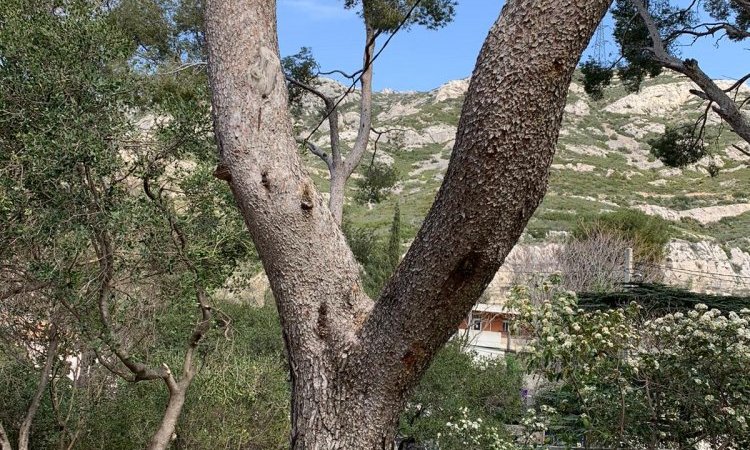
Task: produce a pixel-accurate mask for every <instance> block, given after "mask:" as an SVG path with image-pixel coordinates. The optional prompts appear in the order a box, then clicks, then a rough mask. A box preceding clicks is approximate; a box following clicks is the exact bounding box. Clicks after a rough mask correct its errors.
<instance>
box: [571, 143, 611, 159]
mask: <svg viewBox="0 0 750 450" xmlns="http://www.w3.org/2000/svg"><path fill="white" fill-rule="evenodd" d="M565 150H568V151H571V152H573V153H577V154H579V155H589V156H607V153H609V152H608V151H606V150H604V149H601V148H599V147H597V146H595V145H566V146H565Z"/></svg>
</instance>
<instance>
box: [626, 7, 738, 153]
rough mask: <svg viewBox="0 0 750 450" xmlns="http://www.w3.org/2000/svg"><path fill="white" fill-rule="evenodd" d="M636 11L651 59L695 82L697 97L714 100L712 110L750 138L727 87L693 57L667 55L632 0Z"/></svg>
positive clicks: (646, 14) (647, 17)
mask: <svg viewBox="0 0 750 450" xmlns="http://www.w3.org/2000/svg"><path fill="white" fill-rule="evenodd" d="M632 2H633V5H634V6H635V8H636V10H637V11H638V14H639V15H640V16H641V18H642V19H643V21H644V23H645V25H646V29H647V30H648V32H649V36H650V37H651V40H652V42H653V47H652V48H651V51H652V53H653V57H654V59H655V60H656V61H657V62H659V63H660V64H661V65H663V66H664V67H666V68H668V69H672V70H674V71H676V72H679V73H681V74H683V75H685V76H687V77H688V78H690V80H692V81H693V83H695V84H697V85H698V87H699V88H700V89H701V91H694V92H695V93H698V92H702V94H701V95H699V96H700V97H701V98H704V99H709V100H711V101H713V102H714V103H715V106H714V111H716V113H717V114H718V115H719V116H720V117H721V118H722V119H723V120H724V121H725V122H726V123H727V124H729V126H730V127H731V128H732V130H734V132H735V133H737V135H738V136H740V137H741V138H742V139H744V140H745V141H746V142H750V121H749V120H748V118H747V116H745V115H744V114H743V113H742V111H741V110H740V108H739V107H738V105H737V103H735V101H734V100H733V99H732V98H731V97H729V95H727V91H724V90H723V89H721V88H720V87H719V86H718V85H717V84H716V83H715V82H714V81H713V80H712V79H711V78H710V77H709V76H708V75H706V73H705V72H703V71H702V70H701V69H700V67H699V66H698V62H697V61H695V60H694V59H687V60H684V61H682V60H680V59H678V58H675V57H674V56H672V55H670V54H669V53H668V52H667V51H666V50H665V48H664V43H663V41H662V38H661V35H660V33H659V28H658V27H657V25H656V22H654V19H653V17H652V16H651V13H650V12H649V11H648V7H647V6H646V4H645V2H644V1H643V0H632Z"/></svg>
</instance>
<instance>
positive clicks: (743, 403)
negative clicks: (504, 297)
mask: <svg viewBox="0 0 750 450" xmlns="http://www.w3.org/2000/svg"><path fill="white" fill-rule="evenodd" d="M517 295H518V297H517V299H520V302H518V303H517V304H516V306H517V307H518V308H519V310H520V311H521V319H522V323H523V324H524V326H526V327H527V329H529V330H532V331H533V334H534V337H535V340H534V343H533V344H532V346H531V356H530V360H529V364H530V367H535V368H536V370H537V373H539V374H540V375H542V376H543V377H545V378H546V379H547V380H548V384H547V386H546V389H545V391H544V392H543V393H542V394H541V395H540V396H539V397H538V398H537V400H538V401H539V402H540V403H541V404H542V405H546V406H548V407H551V408H552V410H553V411H555V412H556V417H553V420H552V424H551V426H550V431H552V432H553V433H554V435H555V436H556V438H557V439H558V440H559V441H561V442H560V443H561V444H568V445H575V444H576V443H578V442H581V440H582V439H585V443H586V444H587V445H590V446H599V447H607V446H618V447H631V448H633V447H634V448H641V447H646V446H647V447H651V448H690V447H692V446H694V445H695V443H696V442H699V441H704V442H706V443H707V444H708V445H709V446H710V447H712V448H713V447H717V446H718V445H719V443H721V445H725V446H726V447H727V448H745V447H746V446H747V445H748V442H750V430H749V428H748V424H747V421H748V420H750V418H749V417H748V415H750V383H748V381H747V380H746V377H745V376H744V375H742V374H743V373H744V372H745V371H746V370H747V369H748V368H750V351H749V349H750V329H748V323H749V320H748V319H750V309H744V310H741V311H740V313H739V314H738V313H735V312H730V313H729V314H728V315H726V316H725V315H722V314H721V312H720V311H719V310H715V309H714V310H709V309H708V307H707V306H706V305H702V304H698V305H696V306H695V309H692V310H690V311H688V312H687V313H683V312H676V313H674V314H667V315H666V316H663V317H658V318H650V319H647V320H643V318H642V317H641V311H640V308H639V307H638V306H637V305H636V304H631V305H629V306H627V307H624V308H622V309H614V310H604V311H585V310H583V309H579V308H578V304H577V301H576V298H575V295H573V294H570V293H562V294H560V295H559V296H558V298H556V299H555V301H552V302H547V303H545V304H543V305H536V306H535V305H534V304H532V303H531V302H530V301H528V298H527V297H526V296H525V295H524V294H523V292H522V291H517Z"/></svg>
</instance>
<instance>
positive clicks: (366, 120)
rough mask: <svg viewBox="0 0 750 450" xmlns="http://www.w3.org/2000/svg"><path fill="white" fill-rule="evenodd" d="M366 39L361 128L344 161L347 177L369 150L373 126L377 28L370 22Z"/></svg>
mask: <svg viewBox="0 0 750 450" xmlns="http://www.w3.org/2000/svg"><path fill="white" fill-rule="evenodd" d="M365 36H366V41H367V42H369V43H370V44H369V45H368V46H366V47H365V52H364V56H363V58H362V59H363V61H362V68H363V69H362V76H361V79H360V81H361V82H362V90H361V92H360V94H361V100H360V102H359V128H358V129H357V138H356V139H355V141H354V146H353V147H352V151H351V152H349V154H348V155H347V156H346V161H345V162H344V174H345V176H346V178H349V176H350V175H351V174H352V173H353V172H354V170H355V169H356V168H357V166H358V165H359V163H360V161H362V156H363V155H364V154H365V151H366V150H367V143H368V141H369V139H370V128H371V126H372V58H373V55H374V53H375V38H374V36H375V30H374V29H373V28H372V26H370V25H369V24H367V23H365Z"/></svg>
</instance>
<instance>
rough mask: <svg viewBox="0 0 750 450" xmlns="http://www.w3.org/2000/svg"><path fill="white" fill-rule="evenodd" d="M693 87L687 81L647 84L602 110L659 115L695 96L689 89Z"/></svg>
mask: <svg viewBox="0 0 750 450" xmlns="http://www.w3.org/2000/svg"><path fill="white" fill-rule="evenodd" d="M695 87H696V86H695V85H694V84H693V83H689V82H679V83H667V84H659V85H656V86H648V87H645V88H643V89H642V90H641V91H640V92H635V93H633V94H630V95H627V96H625V97H623V98H621V99H619V100H616V101H615V102H613V103H610V104H609V105H607V106H606V107H605V108H604V110H605V111H607V112H611V113H617V114H643V115H655V116H661V115H664V114H665V113H668V112H671V111H674V110H676V109H678V108H679V107H680V106H682V105H683V104H684V103H686V102H688V101H689V100H691V99H694V98H696V97H695V96H694V95H693V94H691V93H690V89H694V88H695Z"/></svg>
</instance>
